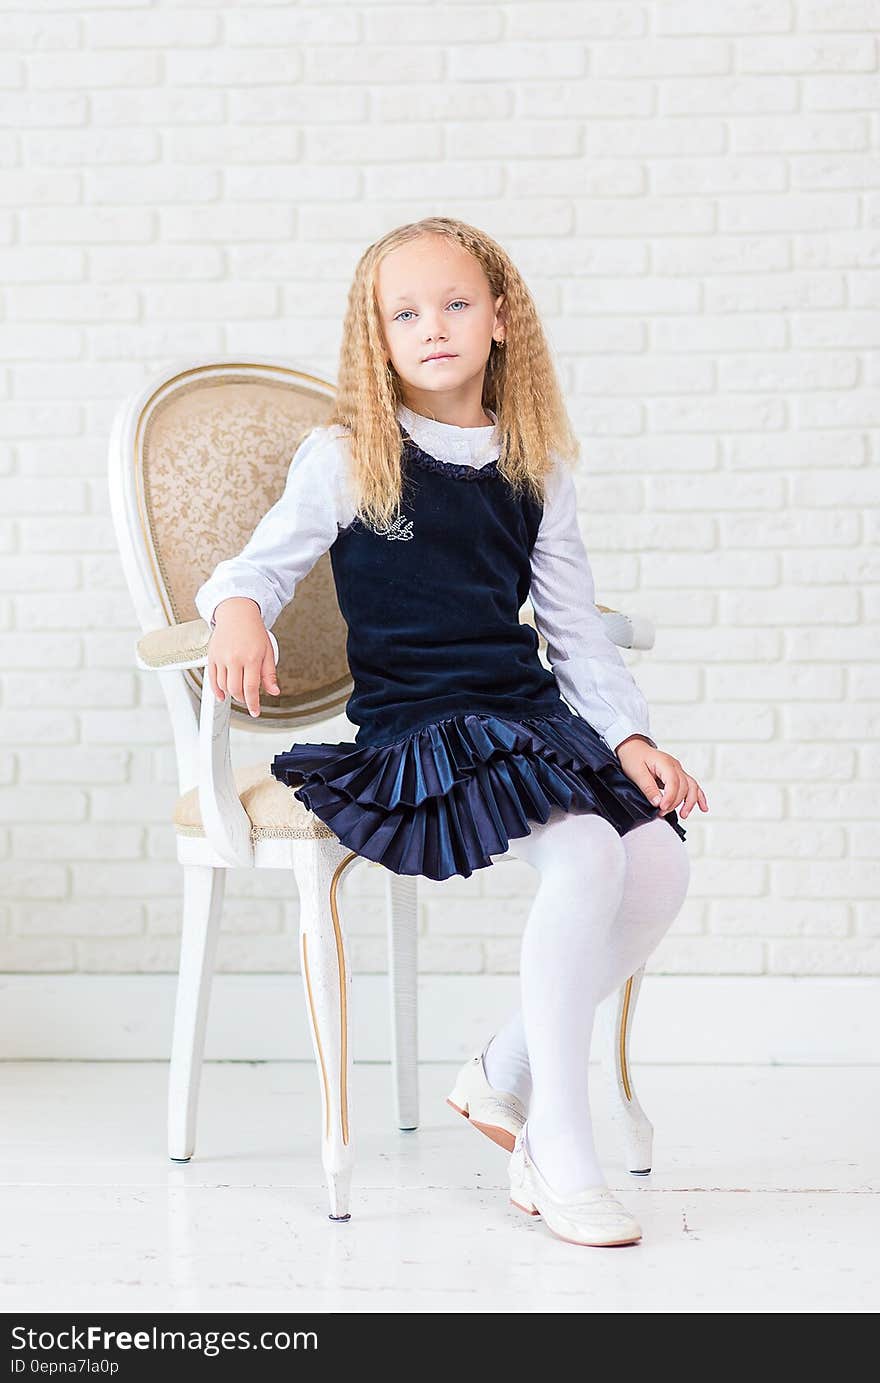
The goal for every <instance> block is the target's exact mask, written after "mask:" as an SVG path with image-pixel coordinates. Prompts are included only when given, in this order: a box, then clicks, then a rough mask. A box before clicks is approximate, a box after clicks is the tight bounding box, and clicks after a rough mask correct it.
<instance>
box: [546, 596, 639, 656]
mask: <svg viewBox="0 0 880 1383" xmlns="http://www.w3.org/2000/svg"><path fill="white" fill-rule="evenodd" d="M596 609H597V610H598V611H599V614H600V615H601V616H602V619H603V620H604V621H605V628H606V630H607V633H608V637H609V639H610V640H611V642H612V643H616V644H618V645H619V646H620V647H621V648H653V647H654V635H655V630H654V625H653V623H652V622H651V620H649V619H648V618H647V617H646V616H645V615H626V614H624V613H623V611H622V610H614V609H612V608H611V606H610V605H599V604H598V602H597V604H596ZM520 619H521V621H522V623H523V624H530V625H531V626H532V628H533V629H534V630H535V631H536V633H537V632H538V630H537V626H536V624H535V611H534V609H533V608H532V604H531V602H530V601H526V603H525V605H524V606H523V607H522V610H521V611H520ZM538 640H539V645H540V647H541V648H542V649H543V648H546V646H547V640H546V639H545V638H544V637H543V635H542V634H540V633H538Z"/></svg>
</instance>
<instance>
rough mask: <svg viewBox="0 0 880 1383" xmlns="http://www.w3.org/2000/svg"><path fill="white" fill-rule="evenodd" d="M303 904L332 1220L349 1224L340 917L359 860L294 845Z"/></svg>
mask: <svg viewBox="0 0 880 1383" xmlns="http://www.w3.org/2000/svg"><path fill="white" fill-rule="evenodd" d="M292 851H293V865H294V870H295V872H296V882H297V887H298V889H299V900H300V904H299V905H300V966H301V971H302V980H303V988H304V990H305V998H306V1008H307V1011H308V1015H309V1021H310V1028H311V1035H312V1048H313V1050H314V1053H315V1061H316V1063H317V1066H318V1074H319V1077H320V1082H321V1109H322V1126H321V1127H322V1134H321V1161H322V1163H323V1165H324V1173H325V1176H326V1178H327V1189H328V1191H329V1194H330V1219H331V1220H348V1219H350V1218H351V1214H350V1212H349V1198H350V1195H351V1172H352V1165H353V1161H354V1158H353V1148H352V1136H351V1123H350V1117H349V1116H350V1101H349V1092H350V1089H351V1042H350V1031H351V1021H350V1020H351V968H350V966H349V963H348V948H347V945H346V940H345V936H344V933H343V930H342V922H341V919H340V915H339V885H340V883H341V880H342V875H343V873H344V871H345V870H346V869H347V868H348V866H349V865H350V864H351V863H352V862H353V861H355V860H359V859H360V856H359V855H357V854H355V853H354V851H351V850H348V849H346V847H345V846H343V845H341V844H340V843H339V841H336V840H329V839H318V840H302V841H300V840H297V841H293V842H292Z"/></svg>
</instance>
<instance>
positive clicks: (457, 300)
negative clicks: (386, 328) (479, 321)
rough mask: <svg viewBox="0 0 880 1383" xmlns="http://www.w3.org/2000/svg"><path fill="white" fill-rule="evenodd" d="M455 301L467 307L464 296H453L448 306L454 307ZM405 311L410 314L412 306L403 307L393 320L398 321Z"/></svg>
mask: <svg viewBox="0 0 880 1383" xmlns="http://www.w3.org/2000/svg"><path fill="white" fill-rule="evenodd" d="M456 303H461V305H462V307H467V303H466V302H465V300H464V298H453V299H452V302H451V303H450V304H449V306H450V307H454V306H455V304H456ZM407 312H409V313H410V315H412V308H411V307H405V308H403V310H402V311H401V312H398V314H397V316H396V317H395V318H394V320H395V322H399V321H400V320H401V319H402V318H403V317H404V316H405V315H406V313H407ZM457 315H458V314H457V313H456V316H457Z"/></svg>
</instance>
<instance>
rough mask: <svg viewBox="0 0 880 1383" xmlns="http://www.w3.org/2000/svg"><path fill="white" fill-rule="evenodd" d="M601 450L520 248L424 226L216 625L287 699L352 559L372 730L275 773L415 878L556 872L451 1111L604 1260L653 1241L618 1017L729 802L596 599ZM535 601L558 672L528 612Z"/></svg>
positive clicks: (360, 722) (226, 661)
mask: <svg viewBox="0 0 880 1383" xmlns="http://www.w3.org/2000/svg"><path fill="white" fill-rule="evenodd" d="M577 454H578V447H577V442H576V440H575V438H574V435H573V433H572V430H571V427H570V424H569V422H568V419H567V417H566V413H565V408H564V405H563V402H562V399H561V394H560V390H559V386H558V382H557V379H556V375H555V371H554V367H553V364H552V360H551V356H550V351H549V349H548V346H547V342H546V340H545V337H544V333H543V330H542V328H541V325H540V322H539V319H538V315H537V312H536V309H535V306H534V303H533V301H532V298H531V295H530V293H529V291H528V289H527V287H526V285H525V283H524V281H523V279H522V278H521V276H520V274H519V273H518V272H517V270H516V268H515V266H514V265H513V263H512V262H511V260H510V259H509V257H508V256H507V254H506V253H505V252H504V250H503V249H501V247H500V246H499V245H497V244H496V243H495V242H494V241H493V240H491V239H490V238H489V237H488V236H486V235H484V234H483V233H482V232H481V231H479V230H477V229H475V228H474V227H473V226H469V225H466V224H465V223H463V222H461V221H457V220H452V219H450V218H446V217H430V218H427V219H425V220H422V221H418V222H416V223H414V224H411V225H405V226H401V227H399V228H398V229H396V230H394V231H391V232H390V233H389V234H387V235H385V236H383V237H382V238H381V239H380V240H378V241H377V242H376V243H375V244H373V245H371V246H370V247H369V248H368V249H367V250H366V251H365V253H364V254H363V255H362V257H361V259H360V262H359V263H358V266H357V269H356V272H355V276H354V281H353V283H352V286H351V290H350V293H349V300H348V309H347V312H346V317H345V323H344V328H343V344H342V350H341V355H340V368H339V376H338V381H337V394H336V399H335V408H334V412H333V414H332V418H331V421H330V422H328V423H327V424H326V425H325V426H321V427H316V428H314V429H312V431H311V432H310V433H309V434H307V436H306V437H305V438H304V440H303V441H302V442H301V443H300V445H299V447H298V448H297V451H296V454H295V455H294V457H293V460H292V462H291V466H290V470H289V473H288V478H287V484H286V487H285V491H284V494H283V495H282V497H281V498H280V499H279V500H278V502H277V503H276V504H275V505H274V506H273V507H272V508H271V509H270V510H269V512H268V513H267V514H266V515H265V516H264V518H263V519H262V520H261V521H260V523H259V524H258V526H257V528H256V529H255V531H254V533H253V536H252V537H251V539H250V541H249V542H248V544H247V546H246V547H245V548H244V550H243V551H242V552H241V553H240V555H239V556H237V557H233V558H231V559H229V560H227V561H224V562H220V563H219V564H218V566H217V568H216V569H215V571H214V572H213V574H212V575H211V577H210V579H209V580H208V581H207V582H205V584H204V585H203V586H202V587H201V588H200V590H199V591H198V593H197V595H196V606H197V608H198V611H199V613H200V614H201V615H202V616H203V617H204V618H205V619H206V620H208V621H209V622H210V623H211V624H212V626H213V627H214V632H213V634H212V637H211V642H210V646H209V653H208V675H209V678H210V682H211V686H212V689H213V691H214V694H215V696H217V697H218V698H219V699H221V700H222V699H223V698H224V697H225V696H226V695H231V696H234V697H236V698H237V699H239V700H241V701H244V702H245V703H246V704H247V706H248V708H249V710H250V711H251V714H252V715H258V714H259V711H260V704H259V695H260V688H261V686H265V688H266V689H267V691H268V692H269V693H270V694H274V695H278V694H279V692H280V688H279V686H278V682H277V680H276V675H275V662H274V657H273V652H272V646H271V643H270V640H269V635H268V633H267V630H268V629H269V628H271V626H272V624H273V623H274V621H275V620H276V619H277V617H278V614H279V612H280V611H281V610H282V609H283V607H284V606H285V605H286V604H287V602H288V601H289V600H290V599H291V598H292V597H293V594H294V590H295V588H296V585H297V583H298V582H299V581H301V580H302V579H303V577H304V576H305V575H306V574H307V573H308V572H309V571H310V570H311V568H312V567H313V566H314V564H315V562H316V561H317V559H318V558H319V557H320V556H321V554H322V553H323V552H326V551H328V550H329V552H330V560H331V565H332V570H333V577H334V581H335V585H336V592H337V597H338V601H339V607H340V610H341V612H342V614H343V617H344V619H345V621H346V624H347V626H348V642H347V652H348V663H349V668H350V671H351V675H352V679H353V682H354V690H353V693H352V696H351V697H350V699H349V701H348V702H347V704H346V713H347V715H348V716H349V718H350V719H351V720H352V721H353V722H354V723H355V724H356V725H357V726H358V727H359V728H358V732H357V735H356V737H355V740H354V741H353V742H348V743H343V744H325V743H322V744H298V745H294V746H293V747H292V748H291V749H290V750H289V751H287V752H286V753H283V754H277V755H276V756H275V758H274V760H273V763H272V773H273V774H274V776H275V777H276V778H278V779H279V780H280V781H281V782H283V783H286V784H288V785H289V786H290V787H291V788H292V789H295V795H296V796H297V797H298V798H299V800H300V801H302V802H304V803H305V805H306V806H307V807H309V808H310V809H311V810H312V811H314V812H315V813H316V815H317V816H319V817H320V818H321V819H322V820H323V821H325V822H326V823H327V824H328V825H329V826H330V827H331V828H332V830H333V831H334V832H335V834H336V835H337V836H338V838H339V840H340V841H341V842H342V844H343V845H345V846H347V847H348V848H349V849H351V850H354V851H356V852H357V853H358V854H359V855H362V856H364V857H365V858H367V859H371V860H376V861H378V862H380V863H381V864H383V865H384V866H385V867H386V868H387V869H390V870H392V871H394V872H395V873H398V874H420V875H423V876H425V877H427V878H430V879H446V878H449V877H450V876H452V875H460V876H461V877H463V878H468V877H469V876H470V875H471V873H472V872H473V871H474V870H475V869H484V868H487V867H488V866H490V865H492V864H493V863H495V861H496V860H497V859H499V858H500V857H501V856H502V855H504V854H506V853H508V852H509V853H510V854H512V855H514V856H516V857H517V858H519V859H522V860H525V861H527V862H528V863H529V864H531V865H533V866H534V868H535V869H536V870H537V871H538V873H539V876H540V877H539V885H538V889H537V892H536V894H535V898H534V903H533V906H532V908H531V911H530V913H529V916H528V919H527V922H526V926H525V931H524V935H523V941H522V957H521V967H520V984H521V998H522V1009H521V1011H520V1012H519V1013H517V1014H515V1015H514V1016H513V1017H512V1018H511V1019H510V1021H509V1022H508V1023H507V1025H506V1026H505V1027H504V1028H503V1029H502V1030H501V1031H500V1032H498V1033H496V1034H495V1035H494V1037H493V1038H491V1039H490V1042H489V1044H488V1045H487V1047H486V1048H485V1049H484V1050H483V1051H481V1052H480V1053H478V1054H476V1055H475V1056H474V1057H473V1059H472V1060H471V1061H469V1062H468V1063H466V1065H465V1066H464V1067H463V1068H462V1071H461V1072H460V1074H459V1076H458V1079H457V1081H456V1085H455V1087H454V1089H453V1091H452V1092H450V1096H449V1103H451V1104H453V1106H454V1107H455V1108H457V1109H459V1110H460V1111H461V1112H462V1113H465V1114H468V1115H469V1116H470V1118H471V1120H472V1121H473V1122H474V1124H475V1126H476V1127H479V1128H480V1129H481V1130H482V1131H483V1132H485V1133H487V1134H488V1135H489V1137H491V1138H493V1139H494V1140H495V1141H496V1142H498V1143H500V1144H502V1146H504V1147H506V1148H507V1149H509V1150H511V1151H512V1155H511V1158H510V1166H509V1174H510V1187H511V1190H510V1196H511V1200H512V1201H513V1203H514V1204H516V1205H518V1206H520V1207H521V1208H522V1209H524V1210H527V1211H528V1212H529V1213H532V1214H535V1213H539V1214H540V1215H541V1216H542V1217H543V1219H544V1222H545V1224H546V1225H547V1227H548V1229H549V1230H551V1231H552V1232H553V1233H554V1234H556V1235H558V1236H559V1237H560V1238H564V1239H567V1240H569V1241H571V1242H572V1243H576V1244H591V1245H597V1246H598V1245H609V1244H623V1243H635V1242H636V1241H637V1240H638V1239H639V1238H640V1237H641V1230H640V1227H639V1225H638V1223H637V1222H636V1220H635V1219H634V1218H633V1216H632V1215H631V1214H630V1213H629V1212H628V1211H627V1210H626V1209H625V1208H624V1206H622V1205H621V1203H620V1202H619V1201H618V1200H617V1199H616V1198H615V1197H614V1196H613V1195H612V1193H611V1191H610V1189H609V1188H608V1187H607V1185H606V1183H605V1178H604V1175H603V1173H602V1169H601V1167H600V1165H599V1163H598V1161H597V1158H596V1151H595V1147H594V1144H593V1131H592V1124H591V1118H590V1108H589V1098H588V1064H587V1063H588V1060H589V1052H590V1042H591V1036H592V1029H593V1023H594V1017H595V1012H596V1007H597V1005H598V1004H599V1003H600V1001H601V1000H602V999H603V998H604V997H605V996H606V995H608V994H610V993H611V991H612V990H613V989H615V988H616V987H617V986H619V985H621V984H623V983H624V982H625V981H626V979H627V978H628V976H630V975H631V974H632V973H633V972H634V971H635V970H636V969H638V967H639V966H640V965H642V963H643V962H644V961H645V960H646V959H647V957H648V956H649V954H650V953H651V952H652V951H653V950H654V949H655V947H656V946H657V944H658V942H659V941H660V939H661V937H662V936H663V935H664V933H665V932H666V931H667V929H668V927H669V926H670V924H671V923H672V922H673V920H674V919H675V917H676V915H677V914H678V911H679V909H680V907H681V904H682V902H683V900H684V897H685V893H686V891H687V884H688V878H689V861H688V856H687V851H686V848H685V845H684V840H685V831H684V828H683V827H682V826H681V824H680V821H679V817H678V815H677V813H676V810H675V809H676V807H679V808H680V811H681V817H682V818H684V817H686V816H687V815H688V813H689V812H690V811H691V810H692V808H693V807H694V805H695V804H698V805H699V806H700V809H701V810H702V811H704V812H705V811H708V803H707V801H706V798H705V795H704V793H703V790H702V788H701V787H700V786H699V784H698V783H697V782H696V781H695V780H694V778H693V777H691V775H690V774H688V773H686V772H685V770H684V769H683V768H682V766H681V764H680V763H679V761H678V759H676V758H674V757H673V755H671V754H666V753H664V752H663V751H662V750H660V749H659V748H658V747H657V745H656V744H655V742H654V740H653V739H651V737H650V736H649V734H648V712H647V707H646V705H645V701H644V698H643V697H642V695H641V693H640V691H639V689H638V687H637V686H636V684H635V682H634V680H633V678H632V676H631V675H630V673H629V671H628V669H627V667H626V664H625V663H624V661H623V659H622V657H621V655H620V653H619V651H618V649H617V647H616V645H615V644H614V643H613V642H612V641H611V640H610V638H609V637H608V636H607V633H606V631H605V626H604V624H603V621H602V618H601V616H600V614H599V612H598V611H597V609H596V606H595V603H594V595H595V591H594V585H593V577H592V573H591V570H590V566H589V562H588V559H587V554H586V552H585V550H584V546H583V542H582V540H581V537H580V533H579V529H578V524H577V512H576V494H575V487H574V482H573V479H572V476H571V473H570V469H569V468H568V467H567V466H566V465H565V464H564V463H565V462H566V461H574V460H575V459H576V457H577ZM529 597H530V598H531V603H532V606H533V609H534V613H535V623H536V625H537V629H538V630H539V631H540V633H541V634H543V635H544V637H545V638H546V641H547V653H548V661H549V663H550V664H551V668H552V671H551V670H548V669H547V668H546V667H544V665H543V664H542V663H541V661H540V659H539V656H538V634H537V633H536V632H535V629H533V628H532V627H531V626H530V625H529V624H526V623H524V622H521V620H520V616H519V612H520V609H521V607H522V605H523V604H524V602H525V601H526V599H527V598H529ZM562 693H564V694H565V697H566V700H563V698H562Z"/></svg>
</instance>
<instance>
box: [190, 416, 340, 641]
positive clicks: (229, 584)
mask: <svg viewBox="0 0 880 1383" xmlns="http://www.w3.org/2000/svg"><path fill="white" fill-rule="evenodd" d="M345 460H346V453H345V449H344V442H343V440H342V437H341V436H340V435H338V430H337V429H333V428H328V427H317V428H313V429H312V431H311V432H310V433H309V434H308V435H307V436H306V437H304V438H303V440H302V441H301V442H300V444H299V446H298V447H297V449H296V452H295V453H294V456H293V460H292V461H291V463H290V469H289V470H288V472H287V480H286V483H285V487H284V492H283V494H282V495H281V497H280V498H279V499H278V500H276V502H275V503H274V504H273V505H272V507H271V509H268V510H267V511H266V513H265V514H264V515H263V517H262V518H261V519H260V522H259V523H258V524H257V526H256V528H255V529H254V531H253V533H252V534H251V537H250V538H249V539H248V541H247V543H246V545H245V546H244V548H242V550H241V552H240V553H238V555H237V556H236V557H228V558H226V560H225V561H222V562H218V564H217V566H216V567H215V568H214V570H213V572H212V573H211V575H210V576H209V578H208V580H207V581H205V582H204V584H203V585H201V586H200V587H199V589H198V590H197V591H196V595H195V605H196V609H197V610H198V612H199V614H200V615H201V616H202V619H204V620H207V621H208V623H209V624H210V625H211V626H212V627H213V625H214V612H215V610H216V608H217V606H218V605H219V604H220V602H221V601H222V600H226V599H228V598H229V597H231V596H247V597H249V598H250V599H251V600H254V601H256V603H257V605H258V606H259V607H260V614H261V615H262V618H263V624H264V625H265V626H266V628H267V629H271V627H272V625H273V624H274V623H275V621H276V619H277V618H278V616H279V615H280V613H281V611H282V610H283V609H284V607H285V605H287V604H288V602H289V601H290V600H292V599H293V594H294V591H295V590H296V587H297V585H298V584H299V582H300V581H302V580H303V578H304V577H306V576H307V575H308V574H309V572H310V571H311V569H312V567H313V566H314V565H315V563H316V562H317V560H318V558H319V557H320V556H321V555H322V554H323V553H325V552H326V551H327V549H328V548H329V547H331V546H332V544H333V542H334V541H335V539H336V534H337V532H338V530H339V528H340V527H346V526H347V525H348V524H349V523H350V522H351V520H352V518H353V517H354V506H353V504H351V502H350V499H349V497H348V493H347V490H346V488H345V484H344V475H345Z"/></svg>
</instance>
